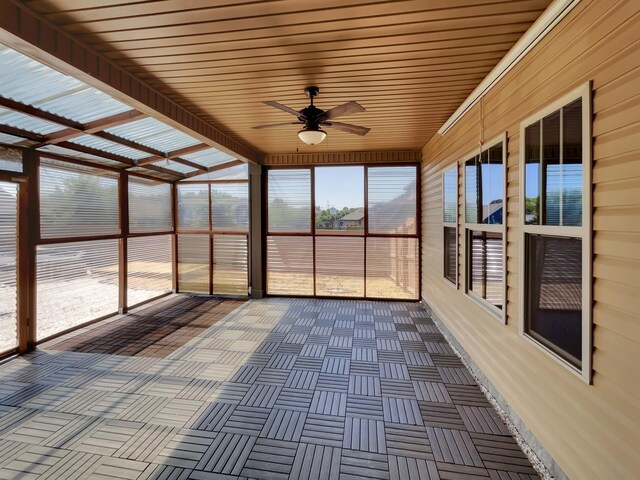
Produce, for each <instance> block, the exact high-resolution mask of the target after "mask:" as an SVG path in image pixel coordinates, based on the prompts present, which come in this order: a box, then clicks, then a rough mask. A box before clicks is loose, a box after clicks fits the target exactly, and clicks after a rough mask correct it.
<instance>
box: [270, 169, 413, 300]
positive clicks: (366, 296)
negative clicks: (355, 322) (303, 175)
mask: <svg viewBox="0 0 640 480" xmlns="http://www.w3.org/2000/svg"><path fill="white" fill-rule="evenodd" d="M322 167H363V169H364V179H363V182H364V210H365V223H364V225H365V226H364V229H363V230H358V231H357V232H356V233H354V234H351V235H339V234H337V235H336V234H335V233H334V234H331V233H322V234H318V233H317V232H316V218H315V207H316V195H315V189H316V177H315V169H316V168H322ZM381 167H410V168H414V169H415V170H416V177H415V178H416V207H415V208H416V210H415V221H416V226H415V233H371V232H370V231H369V189H368V185H369V169H370V168H381ZM304 169H308V170H310V174H311V180H310V181H311V215H310V221H311V230H310V231H309V232H291V231H289V232H288V231H271V230H270V229H269V172H271V171H278V170H304ZM420 181H421V167H420V163H419V162H400V161H398V162H394V161H388V162H348V163H326V164H323V163H313V164H292V165H267V166H263V179H262V201H263V222H264V226H263V232H262V239H263V248H262V254H263V261H264V267H263V272H262V275H263V282H264V288H265V295H266V296H267V297H281V296H287V297H292V298H326V299H330V300H335V299H342V300H366V301H402V302H419V301H420V299H421V295H422V294H421V292H422V238H421V233H420V232H421V231H422V227H421V220H422V219H421V202H420V198H421V187H422V185H421V182H420ZM278 236H284V237H287V236H289V237H311V238H312V239H313V240H312V248H313V293H312V294H289V293H287V294H280V293H270V292H269V280H268V277H269V274H268V273H269V272H268V265H269V255H268V248H267V243H268V240H269V238H270V237H278ZM336 236H339V237H344V238H363V239H364V244H365V246H364V249H365V250H364V282H365V287H364V296H361V297H360V296H326V295H318V294H317V288H316V287H317V285H316V284H317V275H316V238H320V237H336ZM368 238H399V239H415V240H416V242H417V251H416V261H417V293H416V298H395V297H377V296H370V295H369V294H368V292H367V239H368Z"/></svg>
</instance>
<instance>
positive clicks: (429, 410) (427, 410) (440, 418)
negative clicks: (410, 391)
mask: <svg viewBox="0 0 640 480" xmlns="http://www.w3.org/2000/svg"><path fill="white" fill-rule="evenodd" d="M418 406H419V408H420V413H421V415H422V421H423V422H424V424H425V425H427V426H429V427H442V428H453V429H459V430H463V429H464V428H465V425H464V422H463V421H462V418H461V417H460V413H459V412H458V410H457V409H456V407H455V405H452V404H447V403H435V402H423V401H419V402H418Z"/></svg>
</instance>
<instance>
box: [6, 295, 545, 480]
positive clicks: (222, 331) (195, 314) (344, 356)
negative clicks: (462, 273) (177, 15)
mask: <svg viewBox="0 0 640 480" xmlns="http://www.w3.org/2000/svg"><path fill="white" fill-rule="evenodd" d="M141 319H142V320H141ZM136 321H138V322H137V323H136ZM153 322H157V324H158V325H159V326H160V330H161V333H158V332H154V330H153V328H151V327H152V326H153V324H154V323H153ZM138 326H139V331H138V334H137V335H136V331H137V327H138ZM0 478H1V479H9V478H15V479H52V478H61V479H85V478H110V479H114V478H116V479H118V478H122V479H125V478H126V479H201V480H205V479H217V480H222V479H228V480H231V479H238V478H244V479H249V478H258V479H270V480H271V479H305V480H306V479H340V480H356V479H401V480H414V479H431V480H433V479H442V480H446V479H460V480H464V479H477V478H480V479H482V478H487V479H493V480H524V479H532V478H538V477H537V475H536V472H535V470H533V468H532V467H531V465H530V463H529V462H528V460H527V459H526V457H525V456H524V454H523V453H522V452H521V450H520V449H519V447H518V445H517V444H516V442H515V440H514V439H513V438H512V437H511V436H510V434H509V432H508V430H507V429H506V427H505V426H504V425H503V424H502V422H501V421H500V419H499V417H498V416H497V415H496V413H495V412H494V410H493V409H492V408H491V406H490V404H489V403H488V402H487V401H486V399H485V398H484V396H483V395H482V393H481V392H480V389H479V388H478V386H477V385H476V384H475V382H474V380H473V378H472V377H471V375H470V374H469V372H468V371H467V370H466V369H465V367H464V365H463V364H462V363H461V362H460V360H459V359H458V358H457V357H456V356H455V355H454V352H453V351H452V350H451V347H450V346H449V345H448V344H447V343H446V341H445V339H444V338H443V337H442V336H441V334H440V333H439V331H438V330H437V328H436V327H435V325H434V324H433V321H432V320H431V319H430V318H429V316H428V314H427V313H426V312H425V311H424V310H422V309H421V307H420V305H418V304H414V303H400V302H399V303H389V302H356V301H329V300H312V299H268V300H260V301H249V302H246V303H244V304H243V303H241V302H234V301H228V300H227V301H224V302H221V301H219V300H211V299H201V298H189V297H184V298H180V299H177V300H175V299H172V300H168V301H167V302H163V303H160V304H159V305H155V306H153V307H150V308H149V309H147V310H143V311H142V312H138V313H136V314H135V315H130V316H128V317H125V318H124V319H121V320H117V321H114V322H110V323H108V324H98V325H95V326H93V327H91V328H88V329H85V330H84V331H83V332H82V333H80V334H78V335H75V336H71V337H68V338H65V339H63V340H58V341H56V342H52V344H50V345H45V346H44V347H43V348H41V349H39V350H38V351H36V352H34V353H32V354H29V355H26V356H23V357H20V358H17V359H14V360H11V361H9V362H7V363H5V364H3V365H0Z"/></svg>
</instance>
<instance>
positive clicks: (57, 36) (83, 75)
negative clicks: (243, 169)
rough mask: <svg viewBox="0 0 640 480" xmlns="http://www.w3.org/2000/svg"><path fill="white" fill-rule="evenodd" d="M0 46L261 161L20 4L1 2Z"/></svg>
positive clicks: (228, 150)
mask: <svg viewBox="0 0 640 480" xmlns="http://www.w3.org/2000/svg"><path fill="white" fill-rule="evenodd" d="M0 42H3V43H5V44H6V45H7V46H9V47H11V48H14V49H16V50H18V51H20V52H22V53H24V54H26V55H28V56H30V57H32V58H34V59H36V60H38V61H41V62H43V63H46V64H48V65H50V66H52V67H54V68H56V69H58V70H59V71H61V72H64V73H66V74H68V75H71V76H73V77H75V78H77V79H79V80H81V81H83V82H85V83H87V84H88V85H91V86H93V87H96V88H98V89H99V90H102V91H104V92H106V93H108V94H109V95H112V96H113V97H114V98H116V99H119V100H121V101H123V102H124V103H127V104H129V105H131V106H132V107H133V108H135V109H136V110H139V111H140V112H143V113H145V114H148V115H149V116H151V117H154V118H158V119H159V120H162V121H163V122H165V123H167V124H169V125H171V126H173V127H175V128H177V129H178V130H181V131H186V133H189V134H190V135H193V136H195V137H196V138H198V139H199V140H200V141H202V142H203V143H206V144H208V145H210V146H213V147H215V148H217V149H218V150H221V151H223V152H226V153H229V154H231V155H233V156H235V157H240V158H242V159H244V160H246V161H249V162H252V163H260V161H261V157H262V155H261V154H260V153H259V152H257V151H255V150H253V149H252V148H250V147H248V146H247V145H245V144H243V143H241V142H239V141H237V140H235V139H234V138H232V137H230V136H228V135H227V134H225V133H224V132H222V131H221V130H219V129H217V128H216V127H214V126H213V125H211V124H210V123H208V122H206V121H204V120H202V119H201V118H200V117H198V116H196V115H194V114H193V113H191V112H189V111H187V110H186V109H185V108H183V107H182V106H180V105H179V104H177V103H176V102H174V101H173V100H170V99H169V98H168V97H166V96H165V95H163V94H161V93H159V92H158V91H157V90H155V89H153V88H152V87H151V86H149V85H148V84H147V83H145V82H143V81H141V80H139V79H138V78H136V77H134V76H132V75H130V74H129V73H127V72H126V71H125V70H123V69H122V68H120V67H118V66H116V64H114V63H113V62H112V61H110V60H109V59H107V58H106V57H105V56H103V55H101V54H99V53H97V52H95V51H94V50H92V49H90V48H88V47H86V46H85V45H83V44H81V43H80V42H79V41H78V40H76V39H75V38H74V37H72V36H70V35H68V34H67V33H65V32H63V31H62V30H60V29H59V28H58V27H56V26H54V25H53V24H51V23H50V22H49V21H47V20H46V19H43V18H42V17H40V16H39V15H38V14H36V13H34V12H32V11H31V9H30V8H29V7H27V6H26V5H24V4H22V3H20V2H17V1H14V0H0Z"/></svg>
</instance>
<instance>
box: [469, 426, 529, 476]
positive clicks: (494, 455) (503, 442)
mask: <svg viewBox="0 0 640 480" xmlns="http://www.w3.org/2000/svg"><path fill="white" fill-rule="evenodd" d="M470 435H471V440H472V441H473V444H474V445H475V446H476V449H477V450H478V452H479V454H480V458H481V459H482V461H483V463H484V466H485V467H486V468H488V469H492V470H496V471H499V472H509V473H512V474H514V475H513V476H515V477H516V478H518V475H533V476H536V475H537V473H536V471H535V470H534V469H533V467H532V466H531V463H530V462H529V460H528V459H527V457H526V456H525V455H524V453H522V450H520V447H519V446H518V444H517V443H516V441H515V440H514V439H513V437H511V436H510V435H489V434H485V433H471V434H470ZM499 472H497V473H496V474H494V475H493V476H497V477H498V478H500V477H503V476H504V475H503V474H501V473H499ZM506 478H509V477H506Z"/></svg>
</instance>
